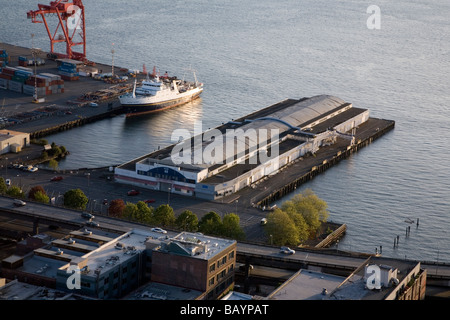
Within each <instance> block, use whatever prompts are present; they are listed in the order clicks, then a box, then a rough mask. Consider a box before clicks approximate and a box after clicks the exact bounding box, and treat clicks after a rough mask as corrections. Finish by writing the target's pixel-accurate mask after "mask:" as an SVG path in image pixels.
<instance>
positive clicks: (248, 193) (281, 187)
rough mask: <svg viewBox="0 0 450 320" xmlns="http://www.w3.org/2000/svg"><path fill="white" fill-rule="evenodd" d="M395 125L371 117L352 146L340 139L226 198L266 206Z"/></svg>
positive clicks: (254, 205)
mask: <svg viewBox="0 0 450 320" xmlns="http://www.w3.org/2000/svg"><path fill="white" fill-rule="evenodd" d="M394 126H395V121H393V120H385V119H377V118H370V119H369V120H368V121H367V122H366V123H364V124H363V125H361V126H360V127H359V128H358V129H357V131H356V143H355V144H354V145H353V146H349V141H348V140H346V139H342V138H338V139H337V142H336V143H335V144H333V145H331V146H327V147H322V148H320V149H319V151H318V152H317V153H316V154H315V155H314V156H312V155H308V156H305V157H303V158H301V159H298V160H297V161H295V162H293V163H292V164H290V165H288V166H286V167H284V168H282V170H280V172H278V173H277V174H275V175H273V176H270V177H267V178H265V180H264V181H262V182H260V183H258V184H257V185H254V186H251V187H248V188H245V189H243V190H241V191H239V192H237V193H236V194H233V195H231V196H229V197H227V199H224V200H223V201H224V202H228V203H231V202H233V201H235V200H238V201H239V205H240V206H246V207H249V206H253V207H259V208H263V207H266V208H267V207H269V206H270V205H271V203H273V202H275V201H277V200H279V199H281V198H282V197H284V196H285V195H287V194H289V193H291V192H293V191H295V190H296V189H297V188H298V187H299V186H300V185H302V184H303V183H305V182H307V181H309V180H311V179H313V178H314V177H315V176H317V175H319V174H320V173H322V172H324V171H325V170H327V169H329V168H331V167H332V166H333V165H335V164H337V163H338V162H340V161H341V160H344V159H346V158H348V157H349V156H351V154H352V153H354V152H357V151H358V150H359V149H361V148H363V147H365V146H367V145H369V144H370V143H372V142H373V141H374V140H376V139H378V138H379V137H381V136H382V135H384V134H385V133H387V132H389V131H390V130H392V129H393V128H394ZM220 201H222V200H220Z"/></svg>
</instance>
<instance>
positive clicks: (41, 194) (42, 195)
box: [34, 191, 50, 203]
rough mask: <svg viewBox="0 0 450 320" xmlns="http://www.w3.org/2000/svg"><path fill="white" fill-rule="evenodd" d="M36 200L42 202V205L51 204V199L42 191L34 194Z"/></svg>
mask: <svg viewBox="0 0 450 320" xmlns="http://www.w3.org/2000/svg"><path fill="white" fill-rule="evenodd" d="M34 200H35V201H37V202H41V203H49V202H50V198H49V197H48V195H46V194H45V193H44V192H42V191H37V192H36V193H35V194H34Z"/></svg>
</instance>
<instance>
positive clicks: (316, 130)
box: [115, 95, 369, 200]
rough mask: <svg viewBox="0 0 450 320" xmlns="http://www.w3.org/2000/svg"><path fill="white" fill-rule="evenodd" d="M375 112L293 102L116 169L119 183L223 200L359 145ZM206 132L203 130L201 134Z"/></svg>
mask: <svg viewBox="0 0 450 320" xmlns="http://www.w3.org/2000/svg"><path fill="white" fill-rule="evenodd" d="M368 119H369V110H367V109H361V108H355V107H353V106H352V104H351V103H347V102H345V101H343V100H342V99H340V98H337V97H333V96H328V95H320V96H314V97H311V98H303V99H300V100H294V99H288V100H284V101H282V102H279V103H277V104H275V105H272V106H270V107H267V108H264V109H262V110H259V111H257V112H254V113H252V114H249V115H247V116H244V117H242V118H240V119H236V120H233V121H230V122H228V123H225V124H223V125H221V126H219V127H217V128H214V129H213V130H208V131H205V132H203V133H201V132H200V133H199V134H196V132H195V131H196V130H194V136H193V137H189V136H187V137H185V139H184V140H182V141H180V142H179V143H176V144H173V145H171V146H168V147H166V148H164V149H161V150H157V151H155V152H153V153H151V154H148V155H145V156H142V157H140V158H138V159H134V160H132V161H130V162H127V163H124V164H122V165H119V166H118V167H116V168H115V179H116V181H118V182H121V183H127V184H131V185H135V186H139V187H143V188H148V189H153V190H160V191H167V192H171V193H177V194H182V195H187V196H196V197H199V198H204V199H209V200H213V199H219V198H222V197H224V196H227V195H230V194H232V193H235V192H237V191H239V190H241V189H243V188H245V187H248V186H252V185H253V184H255V183H257V182H258V181H260V180H261V179H264V178H265V177H267V176H270V175H274V174H276V173H278V172H279V170H280V169H281V168H283V167H284V166H286V165H288V164H290V163H292V162H293V161H295V160H296V159H298V158H300V157H302V156H304V155H305V154H308V153H311V154H314V153H315V152H317V150H318V149H319V148H322V147H326V146H328V145H330V144H334V143H335V142H336V141H337V139H347V140H348V144H349V145H351V144H353V143H354V138H353V136H352V130H353V129H355V128H356V127H358V126H359V125H360V124H362V123H364V122H366V121H367V120H368ZM200 131H201V130H200Z"/></svg>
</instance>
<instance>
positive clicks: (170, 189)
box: [167, 188, 172, 206]
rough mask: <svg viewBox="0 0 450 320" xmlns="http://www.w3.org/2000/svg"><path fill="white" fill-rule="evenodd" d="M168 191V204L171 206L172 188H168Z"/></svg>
mask: <svg viewBox="0 0 450 320" xmlns="http://www.w3.org/2000/svg"><path fill="white" fill-rule="evenodd" d="M167 191H168V192H167V205H168V206H170V192H171V191H172V188H168V189H167Z"/></svg>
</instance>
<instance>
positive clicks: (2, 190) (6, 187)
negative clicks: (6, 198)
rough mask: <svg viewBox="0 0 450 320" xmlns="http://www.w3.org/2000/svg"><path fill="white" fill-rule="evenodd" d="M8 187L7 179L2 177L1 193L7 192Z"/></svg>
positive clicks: (0, 183)
mask: <svg viewBox="0 0 450 320" xmlns="http://www.w3.org/2000/svg"><path fill="white" fill-rule="evenodd" d="M7 189H8V186H7V185H6V181H5V179H3V177H0V193H1V194H4V193H6V190H7Z"/></svg>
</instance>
